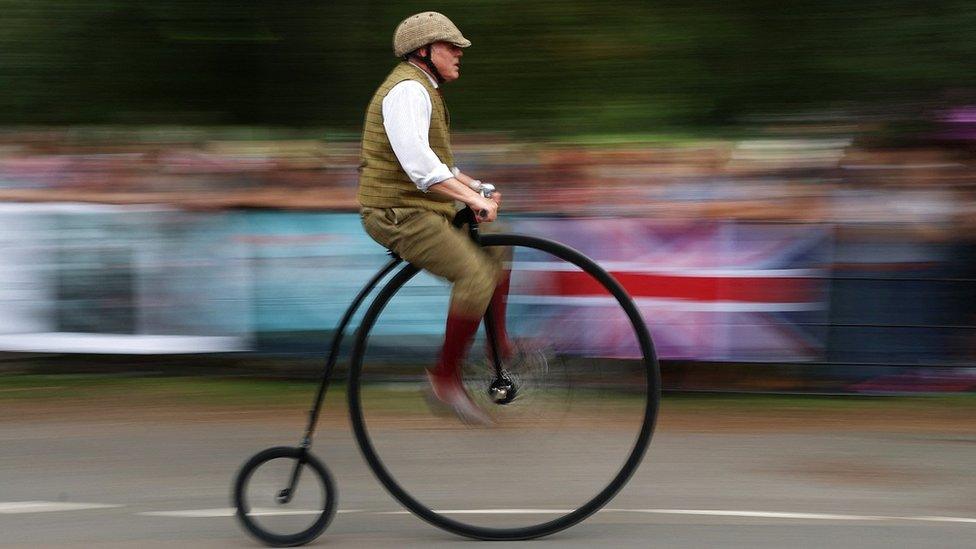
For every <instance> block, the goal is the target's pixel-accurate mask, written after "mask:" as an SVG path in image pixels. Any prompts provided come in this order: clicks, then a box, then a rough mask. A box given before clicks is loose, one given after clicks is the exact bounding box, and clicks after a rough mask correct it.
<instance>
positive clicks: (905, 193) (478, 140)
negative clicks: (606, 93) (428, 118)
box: [0, 127, 976, 242]
mask: <svg viewBox="0 0 976 549" xmlns="http://www.w3.org/2000/svg"><path fill="white" fill-rule="evenodd" d="M833 130H834V132H833V133H832V134H830V135H825V136H817V135H815V134H814V135H811V133H810V132H806V134H799V135H796V134H794V135H786V136H783V135H761V134H760V135H759V136H758V137H752V138H739V139H722V140H698V141H682V142H674V141H671V142H667V143H640V142H626V141H618V142H614V143H603V144H601V143H559V142H549V143H534V142H533V143H530V142H526V141H524V140H514V139H510V138H507V137H506V136H499V135H473V134H469V135H462V136H460V137H459V138H458V139H457V140H456V145H455V148H456V153H457V158H458V162H459V165H461V166H462V168H463V169H464V170H465V171H466V172H468V173H472V174H475V175H476V176H478V177H479V178H481V179H483V180H485V181H491V182H493V183H495V184H496V185H497V186H499V187H500V188H501V189H502V190H503V191H504V197H505V199H504V200H505V204H504V205H505V209H506V210H507V211H509V212H523V213H546V214H558V215H570V216H579V215H596V216H601V215H619V216H638V217H648V218H660V219H667V218H682V219H699V220H727V219H739V220H750V221H781V222H801V223H829V224H833V225H836V226H838V228H839V230H850V231H854V232H864V231H868V232H871V231H886V232H893V233H897V234H899V235H901V236H902V237H906V238H911V239H913V240H915V239H917V240H920V241H924V242H946V241H955V240H958V239H964V240H965V239H967V238H969V237H970V236H971V235H972V234H973V233H974V229H976V180H974V177H973V170H972V164H973V161H974V160H976V158H974V155H973V154H972V153H971V151H970V150H969V149H967V148H965V147H957V146H954V147H947V146H939V144H938V143H937V142H932V143H928V144H926V145H924V146H923V145H915V146H902V147H898V148H894V147H877V146H871V145H866V144H860V143H858V140H857V139H856V138H852V137H849V136H844V135H842V134H839V133H838V132H837V131H836V130H837V128H833ZM933 143H934V144H933ZM357 166H358V143H357V142H356V140H355V138H354V136H346V137H344V138H342V137H337V138H334V139H332V138H322V137H319V136H316V135H314V134H313V133H308V134H291V135H274V134H271V133H267V132H266V133H265V134H263V135H258V136H244V137H242V136H241V135H239V134H234V135H221V134H220V132H219V131H211V132H207V131H204V130H197V131H191V130H171V131H168V132H167V131H163V130H143V131H141V132H140V131H136V130H119V131H115V132H112V131H106V130H92V131H91V132H88V133H86V132H85V131H84V130H83V129H79V128H77V127H75V128H70V129H37V130H16V131H6V132H3V133H0V200H3V201H7V202H12V201H29V202H37V201H44V202H51V201H78V202H97V203H112V204H133V203H135V204H146V203H155V204H160V203H161V204H172V205H175V206H178V207H183V208H188V209H220V208H242V207H243V208H280V209H308V210H346V211H351V210H355V209H356V204H355V190H356V184H357Z"/></svg>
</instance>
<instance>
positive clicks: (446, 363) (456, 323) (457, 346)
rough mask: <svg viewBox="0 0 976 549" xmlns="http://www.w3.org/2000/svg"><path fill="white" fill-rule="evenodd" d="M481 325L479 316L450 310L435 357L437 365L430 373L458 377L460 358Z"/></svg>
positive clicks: (466, 350)
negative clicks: (442, 344) (438, 352)
mask: <svg viewBox="0 0 976 549" xmlns="http://www.w3.org/2000/svg"><path fill="white" fill-rule="evenodd" d="M480 325H481V319H480V318H477V317H475V318H471V317H466V316H464V315H461V314H458V313H455V312H453V311H452V312H450V313H448V315H447V327H446V328H445V330H444V346H443V347H441V356H440V358H438V359H437V366H436V367H435V368H434V369H433V370H432V371H431V373H432V374H433V375H435V376H438V377H449V376H454V377H460V375H461V360H462V359H463V358H464V355H465V353H467V352H468V347H470V346H471V340H473V339H474V334H475V333H476V332H477V331H478V326H480Z"/></svg>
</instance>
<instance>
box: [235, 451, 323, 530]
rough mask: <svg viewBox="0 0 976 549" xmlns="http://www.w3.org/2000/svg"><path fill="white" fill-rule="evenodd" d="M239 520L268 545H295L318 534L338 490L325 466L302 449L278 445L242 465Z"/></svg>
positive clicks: (237, 490)
mask: <svg viewBox="0 0 976 549" xmlns="http://www.w3.org/2000/svg"><path fill="white" fill-rule="evenodd" d="M233 498H234V506H235V507H236V508H237V519H238V520H239V521H240V523H241V525H242V526H243V527H244V529H245V530H247V532H248V533H249V534H251V535H252V536H254V537H255V538H256V539H258V540H259V541H261V542H262V543H265V544H267V545H269V546H272V547H294V546H297V545H304V544H306V543H309V542H311V541H313V540H314V539H316V538H317V537H319V536H320V535H322V532H324V531H325V529H326V528H327V527H328V526H329V523H330V522H331V521H332V517H333V516H335V511H336V503H337V501H338V493H337V491H336V487H335V482H334V481H333V480H332V475H331V474H330V473H329V470H328V469H327V468H326V467H325V465H324V464H323V463H322V462H321V461H319V460H318V458H316V457H315V456H314V455H312V454H311V452H309V451H308V450H306V449H303V448H292V447H287V446H278V447H275V448H268V449H267V450H264V451H261V452H259V453H258V454H256V455H255V456H254V457H252V458H251V459H249V460H248V461H247V463H245V464H244V465H243V466H242V467H241V470H240V472H238V473H237V478H236V479H235V481H234V494H233Z"/></svg>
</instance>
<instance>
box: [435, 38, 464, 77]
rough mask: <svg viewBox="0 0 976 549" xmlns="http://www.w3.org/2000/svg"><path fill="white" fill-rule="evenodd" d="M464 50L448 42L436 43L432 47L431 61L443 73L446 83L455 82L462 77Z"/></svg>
mask: <svg viewBox="0 0 976 549" xmlns="http://www.w3.org/2000/svg"><path fill="white" fill-rule="evenodd" d="M462 55H464V50H462V49H461V48H459V47H457V46H455V45H454V44H449V43H447V42H434V43H433V44H431V45H430V60H431V61H433V62H434V66H435V67H437V72H439V73H441V78H443V79H444V81H445V82H453V81H454V80H457V79H458V78H460V77H461V56H462Z"/></svg>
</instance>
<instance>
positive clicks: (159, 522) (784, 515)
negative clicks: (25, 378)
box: [0, 404, 976, 548]
mask: <svg viewBox="0 0 976 549" xmlns="http://www.w3.org/2000/svg"><path fill="white" fill-rule="evenodd" d="M665 405H666V404H665ZM333 412H335V414H334V415H337V414H338V412H336V411H335V410H333ZM337 417H338V416H337ZM301 423H302V418H301V415H300V413H299V412H298V411H294V412H288V413H284V414H283V415H282V416H281V417H271V418H269V417H256V416H254V415H237V414H234V413H228V412H221V413H211V412H208V413H201V414H200V416H199V417H195V415H194V414H193V413H192V410H189V411H188V410H180V411H178V413H175V412H174V410H172V409H167V408H165V407H161V408H158V409H151V410H142V411H140V412H139V413H138V414H135V415H133V414H130V413H126V411H125V410H117V411H115V412H112V413H107V414H102V415H99V416H91V417H89V416H84V415H81V416H72V417H58V416H57V414H53V415H52V414H50V413H47V414H44V415H43V416H41V417H38V418H34V419H32V418H30V417H29V416H25V415H24V414H23V413H21V414H18V415H17V417H16V418H15V419H10V418H6V420H5V419H4V418H3V417H2V415H0V547H3V548H7V547H255V546H257V544H256V543H255V542H253V541H252V540H250V539H248V538H247V537H246V536H245V535H244V534H243V533H242V532H241V530H240V529H239V528H238V526H237V524H236V523H235V522H234V520H233V518H231V517H229V516H226V515H227V513H228V511H227V508H228V506H229V491H230V483H231V478H232V476H233V474H234V472H235V470H236V468H237V467H238V466H239V465H240V463H241V462H242V461H243V460H244V459H245V458H246V457H248V456H249V455H251V454H253V453H254V452H256V451H257V450H259V449H262V448H264V447H267V446H273V445H279V444H291V443H293V442H294V440H295V438H296V434H297V431H298V429H296V427H298V426H300V425H301ZM609 431H612V430H607V429H605V428H600V427H598V426H590V427H586V428H580V429H579V430H578V431H576V432H575V433H574V436H575V438H576V440H591V439H592V437H604V440H607V441H609V440H612V439H613V438H614V435H613V433H612V432H609ZM395 433H396V432H395V431H391V432H390V438H388V439H387V441H388V444H390V445H391V446H392V447H395V446H396V445H397V444H403V445H404V446H405V447H410V445H414V446H416V445H417V443H418V441H417V440H416V439H415V437H414V434H413V433H411V432H409V430H405V431H404V432H403V433H401V434H400V435H396V434H395ZM608 433H609V434H608ZM442 434H444V435H445V436H446V435H447V434H449V433H442ZM397 436H400V437H401V438H396V437H397ZM625 438H626V437H623V439H622V440H624V439H625ZM444 440H449V438H445V439H444ZM539 440H541V439H540V437H538V436H537V434H532V435H527V437H526V439H525V440H517V441H515V442H513V444H512V446H511V448H512V449H511V452H512V455H513V456H514V457H513V459H522V458H523V457H527V456H528V459H524V460H523V462H525V463H531V462H532V461H533V460H534V459H535V458H532V457H531V452H532V451H533V449H534V448H538V447H540V444H542V446H541V447H543V448H546V450H547V451H548V450H550V449H551V448H547V447H545V446H544V443H540V442H539ZM624 442H625V440H624ZM438 444H439V446H438V448H439V450H441V452H440V453H441V454H443V455H455V454H458V455H463V454H459V452H461V450H460V449H457V448H455V449H452V448H450V447H446V446H443V445H444V444H448V443H447V442H438ZM316 445H317V448H318V449H320V450H319V451H318V453H319V454H320V456H321V457H322V458H323V459H324V460H325V461H326V462H327V463H328V465H329V467H330V468H331V469H332V471H333V473H334V475H335V477H336V478H337V479H338V482H339V487H340V490H341V496H340V509H341V510H342V511H343V512H342V513H341V514H339V515H338V516H337V517H336V519H335V520H334V522H333V524H332V526H331V527H330V529H329V530H328V531H327V532H326V533H325V534H324V535H323V537H321V538H320V539H319V540H318V541H317V542H316V544H315V545H318V546H328V547H346V546H348V547H353V546H355V547H429V546H462V544H467V545H465V546H470V545H469V544H470V542H467V541H466V540H463V539H460V538H457V537H454V536H452V535H450V534H447V533H444V532H441V531H439V530H437V529H435V528H433V527H431V526H428V525H427V524H425V523H423V522H421V521H419V520H418V519H416V518H414V517H413V516H411V515H409V514H406V513H402V512H400V511H402V508H401V507H400V506H399V505H398V504H397V503H396V502H395V501H394V500H392V499H391V498H390V497H389V496H388V495H387V494H386V493H385V492H384V491H383V490H382V488H381V487H380V486H379V484H378V483H377V482H376V480H375V479H374V478H373V477H372V474H371V473H370V472H369V471H368V469H367V468H366V466H365V464H364V463H363V461H362V458H361V457H360V455H359V452H358V450H357V448H356V446H355V443H354V441H353V439H352V436H351V434H350V430H349V427H348V425H347V424H346V422H345V421H344V420H330V421H327V424H326V425H325V426H324V428H323V429H322V430H321V432H320V435H319V438H318V440H317V441H316ZM416 447H418V448H419V446H416ZM565 455H571V454H569V453H567V454H565ZM471 457H472V456H471V455H470V454H468V455H466V458H471ZM418 463H419V462H414V463H412V464H411V463H409V462H404V464H402V465H400V466H401V467H403V469H402V470H403V471H404V472H405V473H406V474H409V475H416V478H418V479H422V475H425V474H429V471H427V470H426V469H425V468H424V467H423V466H421V465H418ZM466 463H473V461H472V460H470V459H469V460H468V461H466ZM974 463H976V436H974V435H973V433H972V431H971V430H968V431H967V430H962V431H959V430H950V431H944V430H938V429H925V428H917V429H908V430H894V431H891V430H882V429H874V428H866V429H864V430H857V429H853V430H852V429H844V430H843V431H842V432H828V431H825V430H818V429H807V428H803V426H797V428H796V429H783V428H776V429H770V428H768V427H764V428H756V429H749V428H741V427H739V428H735V429H730V430H728V431H724V430H722V429H716V428H708V429H704V426H703V429H702V430H701V431H700V432H699V431H696V430H695V429H689V428H688V427H687V425H680V426H675V425H673V424H671V423H669V422H668V421H663V422H662V424H661V425H660V428H659V431H658V433H657V435H656V436H655V439H654V442H653V444H652V447H651V451H650V453H649V454H648V456H647V457H646V459H645V461H644V464H643V466H642V467H641V469H640V470H639V472H638V473H637V475H636V476H635V477H634V478H633V479H632V481H631V482H630V483H629V485H628V486H627V488H625V490H624V491H623V492H622V493H621V494H620V495H619V496H618V497H617V498H615V499H614V500H613V501H612V502H611V504H610V506H609V509H608V510H606V511H604V512H601V513H599V514H597V515H596V516H594V517H592V518H590V519H589V520H587V521H586V522H584V523H583V524H581V525H578V526H576V527H574V528H572V529H570V530H567V531H565V532H563V533H560V534H557V535H555V536H552V537H550V538H547V539H544V540H539V541H537V542H534V543H536V544H538V545H539V546H550V547H593V546H596V545H598V544H600V545H604V544H605V545H608V546H614V547H715V546H721V547H784V546H787V545H789V546H792V547H825V546H834V547H854V546H857V547H884V548H891V547H923V546H924V547H972V546H973V541H972V540H974V539H976V475H974V474H973V464H974ZM439 467H441V468H442V469H445V470H450V465H449V464H448V465H443V464H442V465H439ZM560 467H568V469H559V468H560ZM572 467H575V466H574V465H572V464H568V463H565V462H563V463H547V464H544V466H540V468H539V469H538V471H546V470H550V468H555V469H552V470H566V471H571V472H573V473H572V474H578V473H576V472H575V471H576V469H573V468H572ZM584 470H585V469H584ZM538 471H537V472H536V473H538ZM582 477H585V475H582ZM459 478H460V477H459ZM567 478H568V477H567ZM586 480H588V479H586V478H581V479H580V482H584V481H586ZM573 482H575V481H566V482H562V483H559V485H556V486H555V487H554V488H552V489H551V490H550V491H547V492H545V493H531V491H529V492H528V493H527V492H526V491H524V490H520V488H519V487H512V488H510V490H511V491H513V492H516V493H520V494H521V495H520V498H521V499H519V500H518V501H522V502H529V503H530V504H531V505H532V508H540V507H541V508H542V509H543V510H544V509H546V508H549V507H552V505H548V506H547V505H545V503H546V502H547V501H555V500H558V499H559V498H560V497H561V495H560V494H561V491H562V490H569V489H570V488H573V487H574V486H575V485H574V484H573ZM482 495H483V496H484V497H480V498H479V500H478V501H479V502H481V503H482V504H481V505H478V504H473V502H472V500H471V497H470V496H471V492H470V491H467V490H465V491H461V492H444V493H437V494H433V495H432V496H431V497H437V498H439V499H438V504H439V505H442V506H443V508H447V509H461V510H464V509H472V508H485V505H486V504H490V505H491V508H492V509H505V508H504V507H497V506H498V505H502V503H501V502H502V501H505V498H503V497H501V496H500V495H499V494H498V492H497V491H494V490H485V491H483V492H482ZM496 496H498V497H496ZM27 502H33V503H27ZM537 516H538V515H537ZM527 518H534V517H532V516H528V515H497V514H496V515H485V516H483V517H481V519H479V520H485V521H487V522H486V523H491V521H498V520H506V521H507V520H510V519H511V520H515V519H519V520H523V519H527ZM501 545H508V544H501ZM493 546H495V545H493Z"/></svg>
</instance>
